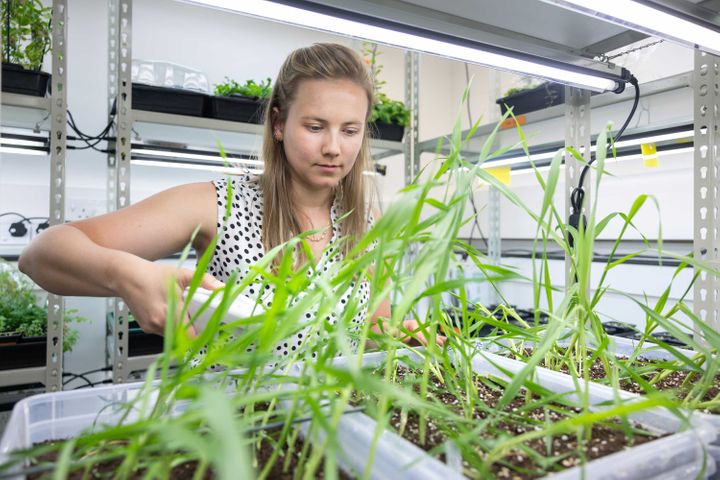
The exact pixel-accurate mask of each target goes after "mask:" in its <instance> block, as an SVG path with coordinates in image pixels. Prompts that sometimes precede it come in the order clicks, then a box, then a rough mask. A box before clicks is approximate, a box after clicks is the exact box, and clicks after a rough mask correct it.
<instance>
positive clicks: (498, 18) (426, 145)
mask: <svg viewBox="0 0 720 480" xmlns="http://www.w3.org/2000/svg"><path fill="white" fill-rule="evenodd" d="M309 3H314V4H320V5H326V6H330V7H333V8H339V9H345V10H347V11H349V12H358V13H360V14H361V15H364V16H366V17H372V18H379V19H385V20H389V21H393V22H398V23H402V24H404V25H408V26H410V27H418V28H422V29H425V30H431V31H434V32H437V33H439V34H440V35H451V36H455V37H462V38H465V39H468V40H470V41H474V42H480V43H484V44H487V45H495V46H501V47H505V48H509V49H514V50H516V51H521V52H525V53H528V54H532V55H537V56H542V57H545V58H550V59H553V60H556V61H560V62H564V63H566V64H568V65H581V66H586V67H591V68H596V69H601V70H604V71H612V72H615V73H617V72H618V70H619V69H618V68H617V67H615V66H613V65H611V64H603V63H599V62H597V61H594V60H592V58H593V57H594V56H596V55H599V54H605V53H607V52H609V51H612V50H614V49H617V48H620V47H623V46H626V45H628V44H630V43H633V42H635V41H638V40H640V39H643V38H646V35H644V34H642V33H638V32H633V31H630V30H627V29H625V28H623V27H620V26H617V25H613V24H610V23H607V22H605V21H603V20H601V19H598V18H590V17H586V16H584V15H581V14H578V13H575V12H570V11H567V10H564V9H559V8H557V7H555V6H552V5H548V4H545V3H542V2H527V1H523V0H507V1H504V2H496V3H494V4H493V8H492V9H478V8H475V4H474V2H472V1H469V0H449V1H447V2H443V3H442V4H437V2H431V1H429V0H403V1H400V0H387V1H384V2H377V1H375V0H309ZM131 12H132V2H131V0H110V16H109V18H110V32H111V34H110V39H109V44H110V47H109V48H110V59H111V62H110V71H109V76H110V79H111V81H110V82H109V84H110V86H109V101H110V102H112V100H113V99H114V98H116V97H117V98H118V117H117V133H118V134H117V138H118V143H117V144H116V145H115V147H116V153H115V154H111V155H109V157H108V167H109V168H108V186H109V189H108V191H109V197H108V200H109V202H110V203H111V206H112V208H122V207H123V206H126V205H127V204H128V202H129V188H130V164H129V162H130V155H131V152H130V148H131V145H130V138H131V129H132V125H133V122H147V123H156V124H163V125H176V126H190V127H194V128H213V129H217V130H223V131H238V130H239V131H241V132H242V133H257V131H255V132H253V129H255V128H256V126H240V125H238V124H233V123H232V122H222V121H215V120H207V119H199V118H190V117H187V118H186V117H182V118H179V117H178V116H168V115H163V114H153V113H151V112H139V111H134V110H132V108H131V105H132V98H131V95H132V92H131V78H130V68H129V66H130V61H131V58H132V55H131V52H132V14H131ZM699 58H700V57H699ZM702 58H703V60H698V61H696V67H695V72H693V75H682V76H678V77H675V78H672V79H665V80H662V81H658V82H657V83H656V84H655V85H654V86H653V87H652V88H653V89H654V90H655V92H656V93H657V92H660V91H663V90H667V89H672V88H679V87H678V85H680V84H682V86H683V87H684V86H687V85H694V84H695V83H696V82H698V81H700V80H698V79H699V78H700V77H699V75H701V71H702V67H701V64H707V60H708V57H706V56H705V57H702ZM710 58H711V59H714V61H715V62H717V59H716V57H710ZM703 62H704V63H703ZM710 71H711V73H710V76H713V75H715V80H714V82H715V84H716V83H717V78H716V76H717V69H715V70H713V69H712V68H710ZM418 72H419V55H418V54H417V53H408V54H407V55H406V75H405V81H406V101H407V103H408V104H409V105H410V106H411V107H413V106H414V107H417V105H418V99H419V83H418ZM706 73H707V68H706ZM708 85H710V86H712V85H713V82H709V83H708ZM630 90H631V89H628V91H627V92H626V93H624V94H621V95H611V94H607V95H599V96H597V97H593V98H591V97H590V95H589V94H588V93H587V92H583V91H581V90H578V89H568V91H567V94H568V98H569V99H570V100H569V101H568V102H567V104H566V105H565V106H558V107H553V108H550V109H547V110H545V111H542V112H537V113H531V114H528V115H527V116H526V118H527V121H528V122H539V121H542V120H544V119H549V118H551V117H553V116H554V117H563V118H564V119H565V126H566V128H565V142H566V144H568V145H570V144H572V145H574V146H578V145H589V142H590V136H589V132H590V129H589V124H590V123H589V122H590V111H591V109H592V108H593V107H597V106H602V105H609V104H612V103H616V102H619V101H624V100H627V99H628V97H630V96H631V95H632V92H631V91H630ZM643 93H644V94H646V95H647V94H648V91H647V89H646V90H645V91H644V92H643ZM713 95H715V96H714V97H712V98H711V99H710V100H709V97H704V98H702V99H698V101H699V102H702V105H705V106H706V108H709V111H713V108H715V107H714V106H716V105H717V102H718V100H717V93H713ZM713 102H714V103H713ZM699 110H700V109H699V108H695V110H694V112H695V113H694V117H695V118H694V119H695V124H696V125H698V121H699V120H700V118H699V117H700V113H698V112H699ZM417 111H418V109H417V108H413V113H414V115H413V116H412V119H411V125H410V129H409V131H408V132H407V134H406V140H405V142H404V147H403V151H404V154H405V177H406V181H410V180H411V179H412V178H413V177H414V174H415V173H416V172H417V171H418V167H419V155H420V153H421V152H423V151H431V150H434V148H435V145H436V139H430V140H426V141H423V142H419V140H418V137H417V124H418V120H419V119H418V117H417ZM705 121H706V122H707V120H705ZM712 122H717V119H713V120H712ZM712 122H711V123H708V128H709V131H710V132H711V133H710V134H709V136H708V137H707V138H708V142H709V143H705V144H704V145H706V146H707V148H708V149H709V151H710V152H712V153H711V154H710V157H709V158H708V154H707V151H708V150H707V149H706V150H705V153H698V152H701V150H700V149H701V147H702V145H703V144H701V143H700V142H696V144H695V145H696V147H695V149H696V164H697V166H696V169H698V171H705V172H707V169H709V167H711V166H714V165H717V163H716V162H717V161H718V159H717V158H716V156H717V152H716V150H715V149H714V148H713V146H717V142H718V139H717V135H716V134H715V133H714V130H713V129H714V128H715V123H712ZM493 127H494V125H493ZM490 128H491V127H490V126H484V127H481V128H480V129H479V131H478V135H479V136H482V135H483V133H488V132H489V129H490ZM373 145H374V146H375V147H377V148H380V147H387V148H388V151H387V152H377V153H374V157H375V158H383V157H385V156H389V155H394V154H395V153H396V152H394V151H393V149H392V146H391V145H384V144H382V143H378V142H374V143H373ZM471 149H472V145H470V147H469V150H468V151H469V152H471V151H472V150H471ZM478 151H479V150H478ZM586 151H589V149H586ZM699 156H701V157H702V158H699ZM698 158H699V160H698ZM569 161H570V159H568V162H569ZM708 162H710V163H708ZM713 162H714V163H713ZM701 164H702V165H701ZM571 167H572V165H571ZM577 167H578V166H577V165H576V166H575V168H568V169H566V177H567V178H566V182H567V185H570V184H571V183H572V181H573V179H574V176H575V175H576V174H577V173H578V172H577V171H576V170H577ZM703 167H704V168H705V169H706V170H702V168H703ZM710 170H712V169H711V168H710ZM715 175H717V174H716V173H715ZM702 178H703V179H707V178H709V177H707V173H706V174H705V176H704V177H702ZM711 180H713V181H715V182H716V183H717V178H713V179H711ZM588 181H589V183H591V181H590V179H588ZM710 191H711V193H712V195H711V196H710V197H707V196H706V197H704V198H699V197H698V207H697V208H696V210H699V209H701V208H705V209H706V210H705V212H716V211H717V208H718V204H719V203H720V197H719V196H718V195H717V192H716V189H714V188H711V189H710ZM569 194H570V189H569V188H567V189H566V195H569ZM696 195H697V194H696ZM493 198H494V201H493V202H492V204H491V206H490V207H491V209H492V210H494V211H496V215H495V216H494V217H493V219H494V220H493V221H492V222H491V231H490V232H488V237H489V238H490V239H491V244H492V245H493V252H494V253H493V255H494V257H497V256H498V255H499V252H500V251H501V246H500V221H499V214H497V211H498V209H499V199H498V198H497V195H495V196H494V197H493ZM700 200H702V201H703V202H704V203H703V206H702V207H700V206H699V202H700ZM589 201H591V198H590V196H589V195H586V202H589ZM708 201H711V202H714V203H711V204H708V203H707V202H708ZM698 215H700V214H698ZM716 215H717V214H715V215H714V216H713V215H708V214H707V213H706V214H705V216H702V215H700V217H699V218H700V219H701V220H702V219H704V220H703V221H709V219H710V218H711V217H712V218H713V221H714V222H715V223H712V224H707V225H706V224H703V225H702V226H701V227H699V229H696V234H695V237H696V238H695V240H696V245H699V242H700V237H701V233H700V232H703V231H704V232H705V236H706V237H707V236H708V232H709V235H710V237H711V239H712V242H714V243H711V244H709V246H708V247H707V248H706V252H709V254H714V255H715V256H714V257H712V258H715V259H717V258H718V253H717V252H718V250H717V245H718V241H719V236H718V233H717V216H716ZM697 222H699V220H698V221H696V223H697ZM703 228H704V229H705V230H703ZM711 280H712V279H711ZM712 281H715V280H712ZM705 288H706V290H705V291H704V293H702V292H701V293H699V295H705V298H708V299H709V301H710V302H712V304H713V305H714V307H713V309H714V310H707V309H706V314H708V315H709V317H708V318H709V319H711V320H712V319H713V318H715V319H717V320H718V321H719V322H720V318H719V317H718V315H719V314H718V303H719V302H720V298H718V297H720V295H718V285H717V282H716V283H714V284H713V286H706V287H705ZM698 304H699V302H698ZM111 305H112V309H113V310H114V311H115V314H116V315H115V318H116V322H119V323H118V324H117V325H116V326H117V328H116V329H115V335H116V348H115V349H114V351H113V372H114V378H115V380H116V381H124V379H125V378H126V377H127V373H128V371H129V368H130V367H129V365H128V362H127V354H126V352H127V324H126V323H127V322H126V315H127V312H126V309H125V306H124V305H123V304H122V302H114V303H112V304H111ZM707 312H710V313H707Z"/></svg>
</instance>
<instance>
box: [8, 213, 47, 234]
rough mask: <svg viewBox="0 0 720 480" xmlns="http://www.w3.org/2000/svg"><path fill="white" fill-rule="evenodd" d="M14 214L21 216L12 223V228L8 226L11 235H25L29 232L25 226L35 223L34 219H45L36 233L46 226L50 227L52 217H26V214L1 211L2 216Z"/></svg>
mask: <svg viewBox="0 0 720 480" xmlns="http://www.w3.org/2000/svg"><path fill="white" fill-rule="evenodd" d="M10 215H14V216H16V217H20V220H18V221H17V222H13V223H11V224H10V228H8V233H10V236H11V237H18V238H19V237H24V236H25V235H27V233H28V228H27V227H26V226H25V224H26V223H27V224H28V225H30V226H32V225H33V222H32V221H33V220H43V222H42V223H40V224H38V226H37V228H36V229H35V233H40V232H42V231H43V230H45V229H46V228H48V227H50V219H49V218H48V217H26V216H25V215H23V214H21V213H17V212H4V213H0V217H6V216H10Z"/></svg>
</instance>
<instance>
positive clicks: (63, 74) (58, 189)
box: [45, 0, 67, 392]
mask: <svg viewBox="0 0 720 480" xmlns="http://www.w3.org/2000/svg"><path fill="white" fill-rule="evenodd" d="M66 78H67V1H66V0H55V1H54V2H53V9H52V80H51V81H52V95H51V104H50V118H51V121H50V214H49V217H50V221H49V223H50V225H61V224H63V223H65V154H66V151H67V138H66V130H67V120H66V118H67V89H66V85H67V82H66ZM47 303H48V324H47V339H48V341H47V358H46V362H47V363H46V364H45V388H46V389H47V391H49V392H55V391H58V390H62V371H63V327H64V311H65V300H64V298H63V297H61V296H59V295H54V294H48V299H47Z"/></svg>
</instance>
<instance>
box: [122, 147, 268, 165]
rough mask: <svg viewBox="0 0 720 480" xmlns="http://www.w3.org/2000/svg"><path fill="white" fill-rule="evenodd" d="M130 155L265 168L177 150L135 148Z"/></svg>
mask: <svg viewBox="0 0 720 480" xmlns="http://www.w3.org/2000/svg"><path fill="white" fill-rule="evenodd" d="M130 153H131V155H142V156H145V157H163V158H179V159H187V160H197V161H208V162H215V163H218V164H220V165H224V164H225V163H229V164H235V165H256V166H260V167H262V166H263V162H262V161H261V160H252V159H244V158H234V157H230V156H228V157H221V156H220V155H207V154H202V153H187V152H182V151H176V150H156V149H149V148H133V149H132V150H131V152H130Z"/></svg>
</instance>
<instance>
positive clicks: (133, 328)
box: [128, 320, 163, 357]
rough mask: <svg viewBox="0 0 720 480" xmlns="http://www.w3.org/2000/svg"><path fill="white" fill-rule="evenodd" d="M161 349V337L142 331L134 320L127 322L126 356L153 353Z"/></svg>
mask: <svg viewBox="0 0 720 480" xmlns="http://www.w3.org/2000/svg"><path fill="white" fill-rule="evenodd" d="M162 351H163V337H161V336H160V335H153V334H152V333H145V332H143V330H142V328H140V325H138V323H137V322H136V321H134V320H133V321H131V322H130V323H128V356H129V357H137V356H140V355H154V354H156V353H160V352H162Z"/></svg>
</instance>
